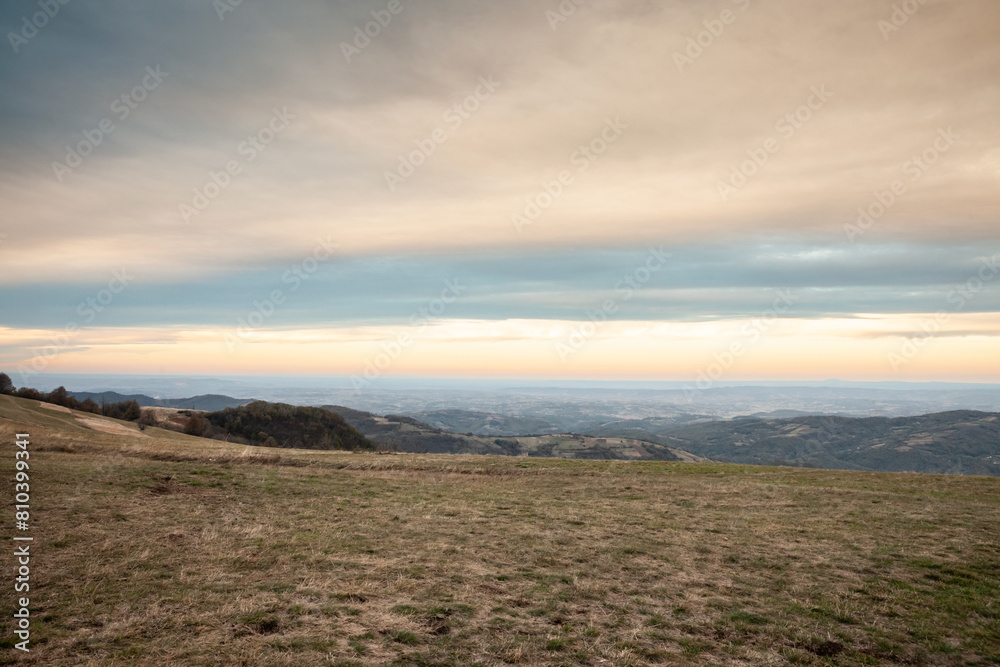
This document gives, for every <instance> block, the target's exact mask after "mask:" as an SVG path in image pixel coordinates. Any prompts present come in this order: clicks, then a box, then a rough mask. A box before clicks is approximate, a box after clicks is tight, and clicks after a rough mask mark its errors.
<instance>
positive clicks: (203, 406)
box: [67, 391, 253, 412]
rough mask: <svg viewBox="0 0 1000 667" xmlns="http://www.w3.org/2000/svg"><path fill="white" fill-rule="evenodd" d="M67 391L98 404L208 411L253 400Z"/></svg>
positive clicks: (213, 395)
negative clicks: (131, 403) (124, 403)
mask: <svg viewBox="0 0 1000 667" xmlns="http://www.w3.org/2000/svg"><path fill="white" fill-rule="evenodd" d="M67 393H68V394H69V395H70V396H72V397H73V398H75V399H77V400H78V401H85V400H87V399H88V398H89V399H91V400H92V401H94V402H95V403H97V404H98V405H101V404H102V403H119V402H121V401H135V402H136V403H138V404H139V405H140V407H144V408H176V409H178V410H206V411H208V412H214V411H216V410H224V409H225V408H238V407H240V406H242V405H246V404H248V403H252V402H253V399H250V398H233V397H231V396H222V395H220V394H204V395H202V396H192V397H191V398H153V397H152V396H146V395H145V394H119V393H118V392H116V391H104V392H100V393H96V392H88V391H70V392H67Z"/></svg>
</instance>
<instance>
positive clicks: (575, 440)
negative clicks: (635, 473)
mask: <svg viewBox="0 0 1000 667" xmlns="http://www.w3.org/2000/svg"><path fill="white" fill-rule="evenodd" d="M323 408H324V409H326V410H330V411H331V412H334V413H336V414H338V415H340V416H342V417H343V418H344V419H345V420H346V421H347V423H349V424H350V425H351V426H353V427H355V428H357V429H358V430H359V431H360V432H361V433H363V434H364V435H365V436H366V437H368V438H369V439H371V440H372V441H373V442H375V443H377V444H378V445H379V446H380V447H383V448H385V449H388V450H391V451H396V452H407V453H413V454H493V455H503V456H546V457H558V458H573V459H617V460H647V461H693V460H701V457H699V456H695V455H692V454H690V453H688V452H684V451H681V450H679V449H678V448H676V447H672V446H668V445H664V444H658V443H655V442H646V441H642V440H640V439H637V438H634V437H611V438H606V437H592V436H583V435H572V434H558V433H557V434H551V435H533V436H516V437H513V436H508V437H502V438H497V437H490V436H482V435H472V434H469V433H466V434H460V433H449V432H447V431H444V430H442V429H439V428H435V427H433V426H431V425H429V424H425V423H423V422H421V421H418V420H416V419H414V418H412V417H406V416H399V415H387V416H385V417H381V416H378V415H374V414H372V413H370V412H363V411H360V410H354V409H351V408H345V407H341V406H337V405H327V406H323Z"/></svg>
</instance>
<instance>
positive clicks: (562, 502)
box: [0, 397, 1000, 666]
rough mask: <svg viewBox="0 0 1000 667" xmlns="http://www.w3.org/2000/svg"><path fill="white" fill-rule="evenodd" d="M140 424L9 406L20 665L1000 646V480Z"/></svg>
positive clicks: (572, 661) (878, 651)
mask: <svg viewBox="0 0 1000 667" xmlns="http://www.w3.org/2000/svg"><path fill="white" fill-rule="evenodd" d="M104 421H107V420H104ZM116 427H117V428H118V429H120V430H121V432H120V433H117V434H116V433H108V432H104V431H99V430H93V428H94V425H93V423H91V426H89V427H88V426H85V425H83V424H81V423H79V421H77V420H76V419H75V417H74V415H72V414H69V413H63V412H57V411H53V410H49V409H45V408H42V407H40V406H38V404H37V403H36V402H30V401H26V400H21V399H13V398H9V397H0V442H2V443H3V446H2V450H0V451H3V452H6V454H4V461H3V463H2V465H3V466H5V468H4V469H5V470H6V471H7V475H6V478H7V480H8V483H7V484H6V489H5V492H6V494H7V495H6V498H7V503H8V507H9V506H10V505H11V504H12V502H13V501H12V496H13V488H12V471H13V462H14V437H13V434H14V433H15V432H28V433H30V434H31V436H32V437H31V442H32V445H31V451H32V455H31V475H32V505H33V515H32V524H33V526H32V534H33V535H34V536H35V540H36V541H35V542H34V545H33V547H32V548H33V551H34V558H33V560H32V566H33V567H32V593H31V601H32V619H33V625H32V630H33V633H32V639H33V642H37V643H33V644H32V649H33V650H32V653H31V654H30V655H28V656H24V655H23V654H21V652H19V651H15V650H12V649H10V648H9V647H10V646H11V645H12V641H10V640H7V641H6V642H5V648H4V649H3V650H2V652H0V655H2V656H3V657H2V659H3V661H5V662H19V663H25V664H40V665H41V664H44V665H69V664H94V665H97V664H100V665H142V664H157V665H173V664H201V665H220V664H222V665H307V664H308V665H312V664H317V665H322V664H329V665H345V666H346V665H399V666H403V665H413V666H419V665H424V666H429V665H456V666H460V665H475V664H479V665H508V664H511V665H595V666H596V665H608V666H612V665H621V666H625V665H659V664H677V665H710V664H714V665H763V664H772V665H787V664H793V665H831V664H835V665H896V664H898V665H904V664H907V665H964V664H969V665H974V664H980V665H985V664H1000V602H998V597H1000V596H998V593H1000V531H998V525H1000V521H998V517H1000V479H996V478H982V477H942V476H920V475H913V474H880V473H856V472H840V471H838V472H830V471H820V470H806V469H789V468H757V467H751V466H738V465H721V464H711V463H655V462H596V461H572V460H558V459H535V458H530V459H529V458H512V457H508V458H503V457H474V456H461V457H447V456H429V455H376V454H348V453H337V452H334V453H329V452H314V451H309V452H299V451H288V450H281V451H275V450H265V449H253V450H250V449H248V448H245V447H235V446H231V445H229V444H227V443H223V442H218V441H211V440H201V439H197V438H191V437H187V436H183V435H180V434H177V433H171V432H166V431H160V430H158V429H147V430H146V431H144V432H140V431H138V430H137V429H136V427H135V426H134V425H131V424H121V423H116ZM12 522H13V519H12V517H11V518H10V520H9V521H6V522H4V524H5V526H7V528H6V534H5V537H6V539H7V540H8V544H11V542H10V541H9V540H10V537H11V534H12V532H13V528H12V526H11V524H12ZM11 551H12V550H11ZM3 558H4V559H5V560H4V565H3V567H4V571H5V572H8V573H9V572H11V568H12V563H13V557H12V556H10V555H8V556H4V557H3ZM8 576H9V575H8ZM7 591H8V592H7V598H6V600H7V601H6V602H4V605H5V607H4V608H6V609H8V610H10V609H11V608H12V607H13V600H14V593H13V591H12V585H10V584H9V582H8V588H7ZM8 613H9V611H8ZM8 618H10V617H9V615H8ZM7 628H8V630H9V628H10V622H9V621H8V624H7ZM8 635H9V631H5V633H4V636H5V637H6V636H8Z"/></svg>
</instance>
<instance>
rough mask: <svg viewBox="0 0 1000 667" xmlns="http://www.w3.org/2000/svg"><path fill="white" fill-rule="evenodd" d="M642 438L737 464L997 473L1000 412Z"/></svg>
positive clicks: (817, 420)
mask: <svg viewBox="0 0 1000 667" xmlns="http://www.w3.org/2000/svg"><path fill="white" fill-rule="evenodd" d="M644 435H646V437H650V438H655V439H656V440H657V441H658V442H661V443H663V444H669V445H672V446H675V447H678V448H681V449H685V450H687V451H690V452H692V453H694V454H698V455H700V456H705V457H708V458H711V459H713V460H717V461H727V462H732V463H753V464H765V465H774V464H781V465H793V466H808V467H816V468H835V469H845V470H877V471H885V472H904V471H912V472H925V473H948V474H965V475H993V476H998V475H1000V414H997V413H987V412H973V411H965V410H959V411H952V412H941V413H937V414H931V415H923V416H920V417H897V418H887V417H868V418H848V417H833V416H827V417H815V416H814V417H795V418H792V419H756V418H746V419H731V420H725V421H706V422H701V423H696V424H690V425H688V426H684V427H681V428H671V429H670V430H668V431H666V432H665V433H651V432H649V431H646V432H644Z"/></svg>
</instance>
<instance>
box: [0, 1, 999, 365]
mask: <svg viewBox="0 0 1000 667" xmlns="http://www.w3.org/2000/svg"><path fill="white" fill-rule="evenodd" d="M46 12H47V13H46ZM0 25H2V27H3V33H4V43H3V44H2V45H0V86H2V91H3V95H2V96H0V114H2V118H3V121H2V124H0V171H2V174H3V178H2V179H0V201H2V202H3V209H2V219H0V268H2V270H0V367H3V368H6V369H8V370H9V371H10V372H11V374H12V375H14V376H15V377H14V379H15V383H17V384H20V383H21V382H22V381H23V382H24V383H25V384H30V380H27V379H26V378H28V377H29V376H28V375H27V373H28V372H29V371H32V370H34V371H40V372H88V373H101V372H107V373H142V374H152V373H165V374H172V373H178V374H212V373H252V374H261V373H282V374H289V373H317V374H356V375H361V374H363V373H365V372H366V371H367V373H368V377H369V379H377V377H380V376H385V375H456V376H501V377H502V376H536V377H552V378H556V377H577V378H620V379H627V378H642V379H672V380H694V379H696V378H699V377H701V378H703V379H704V378H709V379H712V380H722V379H726V380H737V379H797V378H808V379H825V378H830V377H840V378H843V379H921V380H926V379H954V380H973V381H984V382H985V381H994V382H995V381H1000V354H998V351H1000V275H998V273H1000V266H998V264H997V261H998V259H1000V227H998V222H1000V195H998V193H1000V122H998V118H1000V116H998V111H1000V40H998V39H997V35H998V34H1000V4H998V3H996V2H995V0H963V1H961V2H958V1H956V0H924V1H922V2H918V1H917V0H907V1H906V2H899V1H898V0H897V2H896V4H895V5H893V3H892V2H891V1H890V0H842V1H840V2H836V3H820V2H802V1H793V0H662V1H660V2H652V1H649V0H575V1H571V0H565V1H564V2H563V3H562V4H560V3H559V2H557V1H556V0H550V1H548V2H546V1H542V2H530V1H521V0H505V1H504V2H485V1H480V0H423V1H416V2H414V1H412V0H398V1H392V2H390V1H389V0H372V1H371V2H334V1H328V2H318V1H307V2H292V3H287V2H286V3H278V2H266V1H264V0H243V1H242V2H241V3H239V4H236V2H235V0H231V1H230V0H216V2H215V3H214V4H213V3H211V2H187V1H177V2H170V3H153V2H124V1H121V2H114V1H105V2H100V3H98V2H88V0H72V1H70V2H67V4H59V3H58V2H56V1H55V0H53V1H52V4H51V6H50V5H48V4H47V3H46V2H45V1H43V2H41V3H39V2H38V1H37V0H35V1H34V2H27V1H20V0H18V1H13V0H12V1H10V2H5V3H4V4H3V7H2V9H0ZM366 33H367V34H366ZM16 372H20V373H21V374H20V376H17V375H15V373H16ZM19 378H20V380H19Z"/></svg>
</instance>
